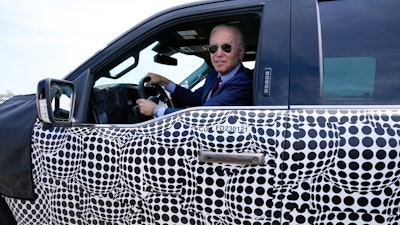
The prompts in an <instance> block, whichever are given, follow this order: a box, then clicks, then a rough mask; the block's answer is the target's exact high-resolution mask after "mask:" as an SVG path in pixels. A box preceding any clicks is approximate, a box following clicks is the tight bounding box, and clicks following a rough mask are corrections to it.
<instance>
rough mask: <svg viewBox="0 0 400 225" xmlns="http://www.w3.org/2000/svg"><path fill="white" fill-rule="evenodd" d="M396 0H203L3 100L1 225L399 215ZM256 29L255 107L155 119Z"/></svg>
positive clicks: (252, 43)
mask: <svg viewBox="0 0 400 225" xmlns="http://www.w3.org/2000/svg"><path fill="white" fill-rule="evenodd" d="M399 9H400V1H398V0H385V1H382V0H351V1H350V0H231V1H220V0H214V1H197V2H193V3H191V4H186V5H182V6H178V7H174V8H170V9H167V10H165V11H162V12H160V13H158V14H156V15H154V16H151V17H149V18H148V19H146V20H144V21H143V22H141V23H139V24H137V25H136V26H134V27H133V28H132V29H130V30H128V31H127V32H126V33H124V34H122V35H121V36H119V37H118V38H116V39H115V40H114V41H112V42H111V43H110V44H109V45H108V46H107V47H105V48H104V49H102V50H101V51H99V52H97V53H96V54H94V55H93V56H92V57H91V58H89V59H88V60H87V61H85V62H84V63H82V64H81V65H80V66H78V67H77V68H76V69H75V70H73V71H72V72H71V73H70V74H67V75H66V76H65V77H64V78H63V79H51V78H46V79H43V80H41V81H38V84H37V93H35V94H32V95H24V96H14V97H11V98H2V99H0V155H1V157H0V216H1V219H0V222H1V223H2V224H15V223H17V224H22V225H25V224H29V225H30V224H218V225H222V224H391V225H394V224H398V223H399V221H400V207H399V205H400V94H399V93H400V29H399V27H400V13H398V10H399ZM217 24H234V25H236V26H238V27H239V28H240V29H241V30H242V31H243V33H244V35H245V40H246V42H245V47H246V54H245V57H244V58H243V64H244V65H245V66H246V67H247V68H249V69H250V70H251V71H252V74H253V96H252V97H253V105H248V106H212V107H211V106H202V107H189V108H184V109H182V110H180V111H177V112H174V113H172V114H168V115H165V116H161V117H157V118H153V117H146V116H143V115H141V114H140V113H139V112H138V109H137V107H136V106H135V101H136V99H138V98H140V97H146V98H147V97H148V98H152V99H157V100H158V101H160V103H162V104H166V105H168V106H177V105H176V102H175V100H174V99H173V98H171V96H170V95H169V94H167V93H166V92H165V91H164V89H163V88H162V87H161V86H159V85H153V86H147V85H144V83H145V82H146V80H145V79H144V77H145V75H146V74H147V72H154V73H158V74H163V75H166V76H167V77H168V78H169V79H171V80H173V81H175V82H176V83H178V84H180V85H181V86H184V87H186V88H188V89H192V90H194V89H196V88H197V87H199V86H201V85H202V82H204V78H205V77H206V75H207V74H208V72H209V71H210V70H211V69H212V65H211V63H210V53H209V52H208V44H209V42H208V40H209V33H210V30H211V28H212V27H214V26H215V25H217Z"/></svg>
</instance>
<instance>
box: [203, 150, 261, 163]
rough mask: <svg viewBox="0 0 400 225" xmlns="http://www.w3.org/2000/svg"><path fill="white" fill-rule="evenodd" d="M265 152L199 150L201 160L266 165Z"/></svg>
mask: <svg viewBox="0 0 400 225" xmlns="http://www.w3.org/2000/svg"><path fill="white" fill-rule="evenodd" d="M264 158H265V156H264V154H263V153H249V152H241V153H238V152H229V153H228V152H211V151H199V160H200V162H211V163H226V164H244V165H264Z"/></svg>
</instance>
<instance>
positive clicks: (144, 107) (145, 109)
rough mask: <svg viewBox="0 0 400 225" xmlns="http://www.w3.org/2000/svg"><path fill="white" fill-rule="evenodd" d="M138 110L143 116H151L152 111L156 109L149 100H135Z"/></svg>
mask: <svg viewBox="0 0 400 225" xmlns="http://www.w3.org/2000/svg"><path fill="white" fill-rule="evenodd" d="M136 104H137V107H138V110H139V112H140V113H141V114H143V115H145V116H153V111H154V109H155V108H156V107H157V104H156V103H155V102H153V101H151V100H147V99H144V98H139V99H138V100H136Z"/></svg>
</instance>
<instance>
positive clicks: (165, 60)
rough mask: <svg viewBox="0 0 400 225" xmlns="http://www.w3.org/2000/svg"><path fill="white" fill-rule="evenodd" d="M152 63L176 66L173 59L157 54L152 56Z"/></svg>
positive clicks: (176, 63) (175, 60) (176, 62)
mask: <svg viewBox="0 0 400 225" xmlns="http://www.w3.org/2000/svg"><path fill="white" fill-rule="evenodd" d="M154 62H156V63H160V64H164V65H170V66H176V65H178V60H177V59H175V58H173V57H171V56H166V55H161V54H157V55H155V56H154Z"/></svg>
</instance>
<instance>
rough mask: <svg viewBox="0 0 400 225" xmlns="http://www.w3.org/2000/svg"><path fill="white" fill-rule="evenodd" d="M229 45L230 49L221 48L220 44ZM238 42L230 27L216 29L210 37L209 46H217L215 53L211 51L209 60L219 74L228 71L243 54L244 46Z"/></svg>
mask: <svg viewBox="0 0 400 225" xmlns="http://www.w3.org/2000/svg"><path fill="white" fill-rule="evenodd" d="M224 44H225V45H226V44H229V45H231V51H230V52H229V53H228V52H225V51H224V50H222V48H221V46H222V45H224ZM239 44H241V43H238V40H237V37H236V35H235V32H234V31H232V30H231V29H218V30H216V31H214V33H213V34H212V37H211V39H210V46H212V45H215V46H218V49H217V51H216V52H215V53H211V52H210V55H211V62H212V64H213V66H214V68H215V70H216V71H217V72H218V73H220V74H221V75H225V74H227V73H229V72H230V71H231V70H232V69H233V68H235V66H236V65H237V64H238V63H239V62H240V59H241V58H242V57H243V54H244V46H243V45H240V46H239Z"/></svg>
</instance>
